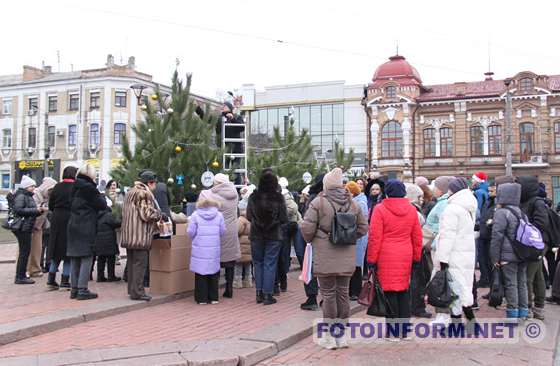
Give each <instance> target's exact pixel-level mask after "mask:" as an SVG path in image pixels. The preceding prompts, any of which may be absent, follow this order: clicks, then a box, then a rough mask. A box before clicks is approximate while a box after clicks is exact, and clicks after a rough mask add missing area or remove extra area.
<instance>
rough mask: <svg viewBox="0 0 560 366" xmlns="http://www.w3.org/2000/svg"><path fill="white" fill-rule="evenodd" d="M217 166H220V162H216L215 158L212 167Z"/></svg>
mask: <svg viewBox="0 0 560 366" xmlns="http://www.w3.org/2000/svg"><path fill="white" fill-rule="evenodd" d="M219 167H220V163H218V161H217V160H214V162H213V163H212V168H216V169H218V168H219Z"/></svg>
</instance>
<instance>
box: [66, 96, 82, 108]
mask: <svg viewBox="0 0 560 366" xmlns="http://www.w3.org/2000/svg"><path fill="white" fill-rule="evenodd" d="M79 105H80V97H79V95H78V94H69V95H68V110H69V111H77V110H78V108H79Z"/></svg>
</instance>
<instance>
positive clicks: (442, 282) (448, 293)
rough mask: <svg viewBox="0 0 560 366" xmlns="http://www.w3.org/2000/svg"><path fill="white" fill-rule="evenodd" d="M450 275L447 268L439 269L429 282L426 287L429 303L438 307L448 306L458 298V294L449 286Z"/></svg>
mask: <svg viewBox="0 0 560 366" xmlns="http://www.w3.org/2000/svg"><path fill="white" fill-rule="evenodd" d="M448 276H449V272H448V271H447V269H445V270H440V271H437V272H436V274H435V275H434V278H432V279H431V281H430V283H428V286H427V287H426V294H427V295H428V304H430V305H432V306H435V307H438V308H447V307H449V306H450V305H451V303H452V302H453V301H454V300H455V299H457V295H455V294H454V293H453V291H452V290H451V287H450V286H449V282H448Z"/></svg>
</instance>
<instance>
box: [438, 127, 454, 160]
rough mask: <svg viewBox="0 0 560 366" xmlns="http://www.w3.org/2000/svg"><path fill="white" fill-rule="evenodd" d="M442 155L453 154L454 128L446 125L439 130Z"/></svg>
mask: <svg viewBox="0 0 560 366" xmlns="http://www.w3.org/2000/svg"><path fill="white" fill-rule="evenodd" d="M439 141H440V143H439V146H440V156H444V157H447V156H453V129H451V128H449V127H444V128H441V129H440V130H439Z"/></svg>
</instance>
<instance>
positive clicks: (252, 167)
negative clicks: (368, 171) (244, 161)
mask: <svg viewBox="0 0 560 366" xmlns="http://www.w3.org/2000/svg"><path fill="white" fill-rule="evenodd" d="M248 166H249V180H250V181H251V182H252V183H254V184H257V182H258V180H259V176H260V175H261V172H262V170H263V169H264V168H272V170H273V171H274V173H275V174H276V175H277V176H278V177H286V179H288V181H289V182H290V186H289V189H290V190H292V191H293V190H298V191H299V190H301V189H303V187H305V185H306V184H305V183H304V182H303V179H302V177H303V173H305V172H309V173H311V175H312V176H315V175H316V174H318V172H320V171H323V170H325V166H324V165H318V164H317V161H316V160H315V159H314V158H313V145H312V144H311V136H309V134H308V132H307V130H302V132H301V134H300V135H297V133H296V131H295V128H294V121H293V120H290V125H289V127H288V130H287V132H286V134H285V136H284V137H282V136H281V134H280V129H279V128H278V127H275V128H274V136H273V139H272V147H270V148H262V149H259V148H251V150H250V152H249V160H248Z"/></svg>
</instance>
